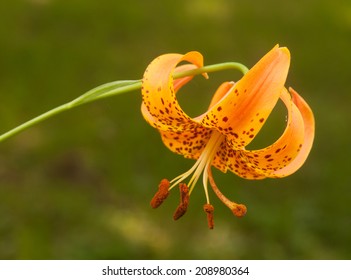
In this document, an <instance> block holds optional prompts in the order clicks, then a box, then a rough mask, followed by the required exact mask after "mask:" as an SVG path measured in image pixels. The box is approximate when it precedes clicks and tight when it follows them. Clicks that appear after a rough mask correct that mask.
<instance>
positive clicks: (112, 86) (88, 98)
mask: <svg viewBox="0 0 351 280" xmlns="http://www.w3.org/2000/svg"><path fill="white" fill-rule="evenodd" d="M228 69H237V70H239V71H241V72H242V73H243V74H246V73H247V71H248V68H247V67H246V66H244V65H243V64H240V63H236V62H225V63H219V64H213V65H208V66H204V67H201V68H197V69H193V70H188V71H184V72H180V73H176V74H175V75H174V76H173V77H174V78H175V79H178V78H183V77H186V76H195V75H199V74H203V73H211V72H218V71H223V70H228ZM141 82H142V81H141V80H130V81H116V82H111V83H107V84H103V85H101V86H98V87H96V88H94V89H92V90H89V91H88V92H86V93H84V94H83V95H81V96H79V97H78V98H76V99H74V100H72V101H70V102H68V103H65V104H63V105H61V106H58V107H56V108H54V109H52V110H50V111H47V112H45V113H44V114H41V115H39V116H37V117H35V118H33V119H31V120H29V121H27V122H25V123H23V124H21V125H19V126H17V127H15V128H13V129H11V130H9V131H8V132H6V133H4V134H2V135H0V142H1V141H4V140H5V139H8V138H10V137H12V136H14V135H16V134H17V133H19V132H21V131H23V130H25V129H27V128H29V127H31V126H33V125H35V124H37V123H39V122H42V121H43V120H46V119H48V118H50V117H52V116H54V115H57V114H58V113H61V112H64V111H67V110H69V109H72V108H74V107H76V106H78V105H82V104H85V103H88V102H93V101H95V100H98V99H101V98H106V97H110V96H114V95H118V94H121V93H125V92H129V91H133V90H138V89H140V88H141Z"/></svg>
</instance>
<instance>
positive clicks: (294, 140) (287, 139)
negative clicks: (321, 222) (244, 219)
mask: <svg viewBox="0 0 351 280" xmlns="http://www.w3.org/2000/svg"><path fill="white" fill-rule="evenodd" d="M281 99H282V100H283V102H284V104H285V105H286V107H287V108H288V122H287V126H286V129H285V131H284V133H283V134H282V136H281V137H280V138H279V139H278V140H277V141H276V142H275V143H273V144H272V145H270V146H269V147H267V148H264V149H260V150H252V151H246V150H243V151H241V155H242V157H243V158H245V160H244V161H245V163H244V164H245V165H246V166H249V167H251V168H253V169H255V172H256V173H257V174H261V175H263V176H265V177H271V178H277V177H284V176H287V175H290V174H291V173H293V172H294V171H296V170H297V168H296V169H294V170H293V169H289V170H290V171H291V172H289V171H288V170H286V168H288V166H289V165H291V164H292V163H293V162H295V160H296V159H297V158H298V157H301V156H299V155H301V154H302V147H303V145H304V141H305V137H306V134H305V130H306V123H305V118H304V117H303V114H302V112H301V111H300V108H299V107H297V106H296V104H295V103H294V102H293V99H292V98H291V96H290V95H289V93H288V92H287V90H286V89H285V88H284V90H283V91H282V94H281ZM309 146H311V145H309ZM307 154H308V152H307ZM307 154H306V153H305V158H306V157H307ZM301 164H302V163H301ZM296 166H297V165H296ZM300 166H301V165H299V166H298V167H300ZM283 170H285V171H283Z"/></svg>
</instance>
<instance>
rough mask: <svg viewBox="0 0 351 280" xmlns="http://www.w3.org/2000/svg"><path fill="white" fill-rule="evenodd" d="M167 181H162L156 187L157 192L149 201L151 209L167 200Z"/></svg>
mask: <svg viewBox="0 0 351 280" xmlns="http://www.w3.org/2000/svg"><path fill="white" fill-rule="evenodd" d="M169 185H170V183H169V181H168V180H167V179H163V180H162V181H161V182H160V184H159V185H158V191H157V192H156V193H155V195H154V197H153V198H152V199H151V202H150V205H151V207H152V208H157V207H159V206H160V205H161V204H162V202H163V201H164V200H165V199H166V198H167V196H168V194H169V190H168V188H169Z"/></svg>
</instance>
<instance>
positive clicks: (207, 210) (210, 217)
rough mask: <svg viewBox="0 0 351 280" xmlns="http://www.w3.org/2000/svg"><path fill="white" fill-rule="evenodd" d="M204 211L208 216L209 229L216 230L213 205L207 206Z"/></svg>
mask: <svg viewBox="0 0 351 280" xmlns="http://www.w3.org/2000/svg"><path fill="white" fill-rule="evenodd" d="M204 211H205V213H206V215H207V223H208V228H209V229H213V228H214V221H213V211H214V207H213V206H212V205H211V204H205V205H204Z"/></svg>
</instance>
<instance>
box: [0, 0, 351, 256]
mask: <svg viewBox="0 0 351 280" xmlns="http://www.w3.org/2000/svg"><path fill="white" fill-rule="evenodd" d="M0 23H1V24H0V96H1V105H0V127H1V131H3V132H5V131H7V130H9V129H11V128H12V127H14V126H16V125H18V124H20V123H22V122H24V121H26V120H28V119H30V118H32V117H34V116H36V115H38V114H40V113H42V112H45V111H47V110H49V109H51V108H53V107H55V106H58V105H60V104H62V103H64V102H66V101H69V100H72V99H73V98H75V97H77V96H78V95H80V94H82V93H84V92H85V91H87V90H89V89H91V88H93V87H95V86H97V85H100V84H102V83H105V82H109V81H114V80H123V79H137V78H141V76H142V74H143V71H144V69H145V67H146V66H147V65H148V63H149V62H150V61H151V60H152V59H153V58H154V57H156V56H157V55H160V54H163V53H169V52H178V53H184V52H187V51H190V50H198V51H200V52H202V53H203V55H204V56H205V63H206V64H213V63H219V62H224V61H239V62H242V63H244V64H246V65H247V66H248V67H251V66H252V65H253V64H254V63H255V62H256V61H257V60H258V59H259V58H260V57H261V56H263V55H264V54H265V53H266V52H267V51H268V50H270V49H271V48H272V47H273V46H274V45H275V44H277V43H279V44H280V45H284V46H288V47H289V49H290V51H291V53H292V65H291V69H290V73H289V77H288V81H287V85H288V86H293V87H294V88H295V89H296V90H297V91H298V92H300V93H301V94H302V96H303V97H304V98H305V99H306V100H307V101H308V102H309V104H310V105H311V107H312V108H313V110H314V113H315V117H316V139H315V144H314V147H313V150H312V152H311V154H310V157H309V158H308V160H307V162H306V164H305V165H304V166H303V168H301V170H299V171H298V172H297V173H295V174H294V175H292V176H290V177H287V178H284V179H278V180H272V179H267V180H263V181H246V180H243V179H241V178H238V177H236V176H235V175H234V174H229V173H228V174H222V173H220V172H214V173H215V177H216V182H217V184H218V185H219V186H220V188H221V190H222V191H223V192H224V193H225V194H226V195H228V197H230V198H232V199H233V200H236V201H238V202H243V203H245V204H246V205H247V206H248V214H247V215H246V216H245V217H244V218H242V219H237V218H235V217H233V215H232V214H231V212H230V211H228V209H227V208H225V206H224V205H222V204H221V203H220V202H219V201H218V200H217V199H216V198H215V195H214V194H213V193H211V194H210V195H211V197H212V202H213V204H214V206H215V208H216V213H215V224H216V226H215V230H213V231H209V230H208V229H207V225H206V218H205V214H204V213H203V211H202V205H203V203H204V195H203V192H202V187H201V184H199V185H198V187H197V188H196V190H195V191H194V193H193V195H192V197H191V205H190V208H189V211H188V213H187V214H186V216H184V217H183V218H182V219H181V220H179V221H177V222H174V221H173V220H172V218H171V216H172V213H173V211H174V209H175V207H176V205H177V203H178V194H177V193H173V194H172V195H171V196H170V197H169V199H168V200H167V202H166V203H165V205H163V206H162V207H161V208H159V209H158V210H153V209H150V207H149V200H150V198H151V197H152V196H153V194H154V192H155V190H156V188H157V185H158V183H159V181H160V180H161V179H162V178H164V177H166V178H173V177H175V176H176V175H178V174H180V173H181V172H184V171H185V170H187V169H188V168H189V167H190V166H191V165H192V164H193V162H192V161H190V160H186V159H183V158H182V157H180V156H178V155H175V154H172V153H171V152H169V151H168V150H167V149H166V148H165V147H164V146H163V144H162V143H161V141H160V139H159V135H158V133H157V131H155V130H154V129H152V128H151V127H150V126H148V125H147V124H146V122H145V121H144V120H143V118H142V116H141V113H140V104H141V95H140V93H139V92H133V93H129V94H125V95H121V96H117V97H113V98H110V99H106V100H101V101H99V102H96V103H94V104H88V105H84V106H82V107H79V108H76V109H74V110H72V111H70V112H67V113H64V114H62V115H59V116H56V117H55V118H53V119H50V120H48V121H46V122H44V123H42V124H40V125H38V126H36V127H33V128H32V129H30V130H28V131H26V132H24V133H22V134H20V135H18V136H16V137H14V138H12V139H9V140H7V141H5V142H3V143H1V144H0V258H1V259H164V258H166V259H193V258H195V259H350V258H351V234H350V232H351V217H350V214H351V211H350V204H351V193H350V186H351V182H350V181H351V180H350V171H351V170H350V164H349V159H350V149H349V145H350V140H351V139H350V133H349V128H350V104H351V102H350V101H351V98H350V93H351V83H350V70H349V68H350V65H351V54H350V49H351V3H350V1H348V0H339V1H336V2H335V1H327V0H309V1H301V0H295V1H277V0H267V1H259V0H252V1H239V0H216V1H215V0H213V1H211V0H208V1H203V0H178V1H153V0H151V1H137V0H129V1H114V0H100V1H85V0H70V1H68V0H60V1H59V0H14V1H2V2H1V3H0ZM239 77H240V76H239V75H238V74H237V73H236V72H233V73H232V72H230V71H229V72H223V73H216V74H212V75H211V79H210V80H209V81H204V80H203V79H201V78H196V79H195V80H194V82H193V83H192V85H191V86H189V87H187V88H186V89H185V90H184V94H183V95H182V96H180V102H181V104H182V105H183V106H184V108H185V109H186V110H187V111H190V112H191V114H194V115H195V114H197V113H199V112H202V111H203V110H204V108H206V102H207V100H209V99H210V97H211V94H212V93H213V90H214V89H215V88H216V87H217V86H218V84H219V82H221V81H224V80H233V79H234V80H236V79H238V78H239ZM199 99H201V102H199V101H198V100H199ZM200 103H201V104H200ZM284 114H285V113H284V111H282V112H280V111H279V110H277V112H275V113H274V115H273V116H272V120H269V121H268V122H267V126H266V127H265V128H264V129H263V130H262V132H261V134H260V138H259V139H257V141H256V142H255V143H254V145H257V147H261V146H262V145H266V144H269V143H271V142H272V141H273V139H275V138H276V137H277V136H278V135H279V133H280V132H281V130H282V123H279V119H284V118H285V117H284ZM275 115H276V117H275ZM279 116H280V117H281V118H279Z"/></svg>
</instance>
